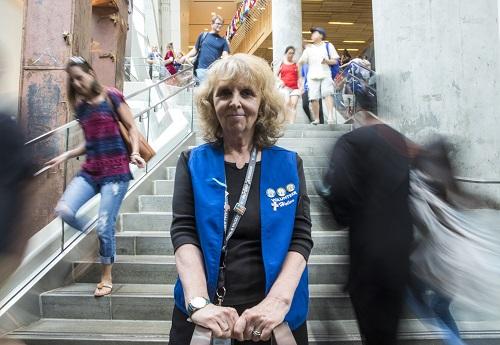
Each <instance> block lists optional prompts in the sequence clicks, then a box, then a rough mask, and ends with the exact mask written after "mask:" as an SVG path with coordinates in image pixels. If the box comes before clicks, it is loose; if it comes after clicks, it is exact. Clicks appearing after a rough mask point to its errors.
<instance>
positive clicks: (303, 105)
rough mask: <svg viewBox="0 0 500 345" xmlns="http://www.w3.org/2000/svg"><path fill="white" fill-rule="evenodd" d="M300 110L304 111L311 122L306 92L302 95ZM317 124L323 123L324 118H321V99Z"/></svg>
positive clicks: (312, 118) (311, 117)
mask: <svg viewBox="0 0 500 345" xmlns="http://www.w3.org/2000/svg"><path fill="white" fill-rule="evenodd" d="M302 109H304V112H305V113H306V115H307V117H308V118H309V121H311V122H313V121H314V116H313V115H312V114H311V110H310V109H309V94H308V93H307V91H306V92H304V93H303V94H302ZM319 123H325V118H324V116H323V102H322V101H321V98H320V100H319Z"/></svg>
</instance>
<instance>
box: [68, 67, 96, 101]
mask: <svg viewBox="0 0 500 345" xmlns="http://www.w3.org/2000/svg"><path fill="white" fill-rule="evenodd" d="M68 74H69V78H70V83H71V84H72V85H73V87H74V88H75V91H76V93H77V94H79V95H82V96H90V95H91V94H92V85H93V84H94V82H95V78H94V76H93V75H92V74H90V73H86V72H84V71H83V70H82V69H81V68H80V67H79V66H72V67H70V68H69V71H68Z"/></svg>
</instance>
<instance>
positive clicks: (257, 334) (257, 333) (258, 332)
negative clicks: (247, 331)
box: [252, 330, 262, 337]
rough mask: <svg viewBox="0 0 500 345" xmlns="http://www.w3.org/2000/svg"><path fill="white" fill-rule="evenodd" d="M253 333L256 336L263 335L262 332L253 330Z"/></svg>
mask: <svg viewBox="0 0 500 345" xmlns="http://www.w3.org/2000/svg"><path fill="white" fill-rule="evenodd" d="M252 335H253V336H255V337H260V336H261V335H262V332H260V331H256V330H253V331H252Z"/></svg>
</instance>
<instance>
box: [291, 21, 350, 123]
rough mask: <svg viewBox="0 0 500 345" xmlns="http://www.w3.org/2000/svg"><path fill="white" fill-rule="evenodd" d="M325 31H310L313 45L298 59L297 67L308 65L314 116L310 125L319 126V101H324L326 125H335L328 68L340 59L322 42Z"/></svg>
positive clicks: (332, 47)
mask: <svg viewBox="0 0 500 345" xmlns="http://www.w3.org/2000/svg"><path fill="white" fill-rule="evenodd" d="M325 38H326V31H325V29H323V28H321V27H315V28H312V29H311V39H312V40H313V44H310V45H308V46H307V47H306V49H305V50H304V52H303V53H302V56H301V57H300V59H299V65H303V64H308V65H309V71H308V74H307V78H308V79H307V83H308V86H309V100H310V101H311V106H312V110H313V114H314V121H313V122H312V124H314V125H317V124H319V100H320V99H325V102H326V108H327V110H328V123H329V124H335V123H336V115H335V113H334V104H333V94H334V92H335V89H334V87H333V79H332V71H331V68H330V66H333V65H338V63H339V60H340V57H339V54H338V53H337V51H336V50H335V47H334V46H333V44H331V43H330V42H324V41H323V40H324V39H325Z"/></svg>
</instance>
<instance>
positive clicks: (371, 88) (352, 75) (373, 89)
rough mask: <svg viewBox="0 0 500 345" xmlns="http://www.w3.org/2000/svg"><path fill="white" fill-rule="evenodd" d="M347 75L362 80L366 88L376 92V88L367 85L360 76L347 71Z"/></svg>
mask: <svg viewBox="0 0 500 345" xmlns="http://www.w3.org/2000/svg"><path fill="white" fill-rule="evenodd" d="M349 75H350V76H351V77H353V78H354V79H356V80H358V81H359V82H362V83H363V84H364V86H366V87H367V88H369V89H370V90H372V91H375V92H377V89H375V88H373V87H371V86H370V85H368V83H367V82H366V80H364V79H361V78H359V77H356V76H355V75H354V74H351V73H350V72H349Z"/></svg>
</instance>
